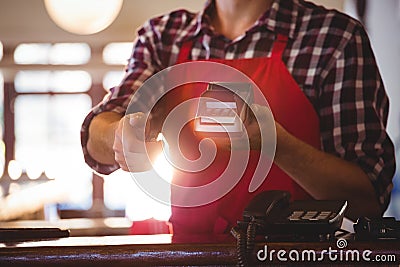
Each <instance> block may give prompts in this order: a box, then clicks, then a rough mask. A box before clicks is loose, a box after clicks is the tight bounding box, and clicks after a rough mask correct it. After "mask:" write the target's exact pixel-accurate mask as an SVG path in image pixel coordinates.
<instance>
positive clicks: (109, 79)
mask: <svg viewBox="0 0 400 267" xmlns="http://www.w3.org/2000/svg"><path fill="white" fill-rule="evenodd" d="M124 75H125V72H124V71H109V72H107V73H106V75H104V78H103V87H104V89H106V90H109V89H110V88H111V87H114V86H117V85H118V84H120V83H121V81H122V78H124Z"/></svg>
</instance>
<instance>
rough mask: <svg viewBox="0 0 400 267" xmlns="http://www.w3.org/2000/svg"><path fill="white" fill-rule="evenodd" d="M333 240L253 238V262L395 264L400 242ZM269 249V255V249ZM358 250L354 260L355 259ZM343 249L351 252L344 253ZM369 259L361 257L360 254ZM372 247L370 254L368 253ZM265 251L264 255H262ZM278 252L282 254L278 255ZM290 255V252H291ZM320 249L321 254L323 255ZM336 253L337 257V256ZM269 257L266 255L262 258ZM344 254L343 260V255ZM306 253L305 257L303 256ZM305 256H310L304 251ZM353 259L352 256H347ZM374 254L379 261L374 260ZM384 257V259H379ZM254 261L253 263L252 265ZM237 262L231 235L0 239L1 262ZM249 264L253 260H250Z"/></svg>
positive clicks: (59, 264) (64, 263)
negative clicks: (342, 243) (313, 254)
mask: <svg viewBox="0 0 400 267" xmlns="http://www.w3.org/2000/svg"><path fill="white" fill-rule="evenodd" d="M336 242H337V240H332V241H325V242H268V243H267V242H258V243H257V244H256V249H255V252H258V254H259V256H262V257H264V256H265V257H266V259H264V260H263V261H262V260H260V259H258V258H257V257H256V253H255V254H254V255H253V256H254V259H253V261H254V265H260V266H265V265H270V264H271V261H270V260H272V262H273V263H274V264H284V265H290V266H291V265H295V264H300V265H308V264H315V261H316V260H310V259H308V260H307V259H306V260H305V261H304V260H303V261H302V260H301V259H299V261H296V260H295V261H293V258H295V257H296V255H297V256H299V255H301V254H302V253H303V254H304V252H306V253H305V254H309V252H310V251H315V252H316V253H317V261H318V260H319V259H322V257H323V256H324V257H323V258H324V259H323V261H322V262H320V261H319V262H317V263H318V264H321V263H325V264H327V265H329V266H331V265H346V266H349V265H359V266H365V265H380V264H381V263H383V264H384V266H399V263H400V241H399V240H384V241H381V240H380V241H355V240H353V239H352V238H351V237H350V239H348V241H347V244H346V246H345V247H344V248H343V249H342V252H340V250H339V248H338V245H337V243H336ZM329 249H332V250H337V251H336V252H335V253H336V254H337V255H336V256H337V258H336V260H334V261H333V260H332V259H329V257H328V251H329ZM273 250H274V253H273V254H272V256H271V259H269V258H268V257H269V256H270V255H271V254H270V253H271V251H273ZM280 250H284V251H286V254H285V257H286V261H280V260H279V258H278V251H280ZM356 250H357V251H358V252H359V257H360V259H359V260H356V258H354V256H355V255H354V253H355V251H356ZM346 251H351V253H353V254H351V253H348V255H347V254H346ZM365 251H366V252H368V253H366V255H367V256H368V259H370V261H368V262H366V261H365V260H364V259H363V258H362V255H363V254H362V253H363V252H365ZM369 251H371V253H369ZM265 252H267V254H265ZM282 253H284V252H281V255H280V256H282ZM289 253H292V254H291V255H290V254H289ZM324 253H325V254H324ZM340 253H341V254H342V260H340ZM266 255H267V256H268V257H267V256H266ZM346 255H347V256H348V257H349V258H348V260H347V261H346V258H345V256H346ZM306 256H307V255H306ZM308 256H309V255H308ZM350 256H351V257H353V258H350ZM377 256H379V262H378V261H377V259H378V258H377ZM383 260H384V261H383ZM256 263H257V264H256ZM236 264H237V248H236V240H235V239H234V238H233V237H232V236H230V235H226V236H219V237H215V236H214V237H207V236H201V237H176V236H172V235H142V236H140V235H135V236H133V235H123V236H91V237H85V236H82V237H65V238H59V239H52V240H35V241H21V242H3V243H0V266H27V265H29V266H116V267H117V266H235V265H236ZM252 265H253V264H252Z"/></svg>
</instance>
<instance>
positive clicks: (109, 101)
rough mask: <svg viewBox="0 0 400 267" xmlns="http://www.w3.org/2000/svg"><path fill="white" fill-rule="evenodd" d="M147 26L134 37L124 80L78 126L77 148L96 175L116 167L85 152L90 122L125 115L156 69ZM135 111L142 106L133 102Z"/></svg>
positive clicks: (157, 68)
mask: <svg viewBox="0 0 400 267" xmlns="http://www.w3.org/2000/svg"><path fill="white" fill-rule="evenodd" d="M150 28H151V27H150V24H149V23H147V24H145V25H144V26H143V28H141V29H140V30H139V31H138V37H137V39H136V40H135V42H134V44H133V50H132V54H131V56H130V58H129V59H128V64H127V66H126V69H125V77H124V79H123V80H122V82H121V83H120V84H119V85H118V86H115V87H113V88H111V89H110V91H109V92H108V93H107V94H106V95H105V97H104V99H103V100H102V101H101V102H100V103H98V104H97V105H96V106H95V107H93V108H92V110H91V111H90V112H89V113H88V115H87V116H86V118H85V119H84V121H83V124H82V127H81V145H82V151H83V154H84V158H85V162H86V163H87V164H88V165H89V166H90V167H91V168H92V169H93V170H94V171H96V172H98V173H101V174H110V173H111V172H113V171H115V170H116V169H117V168H118V166H117V165H105V164H102V163H100V162H97V161H96V160H95V159H93V158H92V157H91V156H90V154H89V153H88V150H87V142H88V139H89V125H90V123H91V121H92V119H93V118H94V117H95V116H96V115H98V114H100V113H102V112H106V111H111V112H116V113H119V114H125V112H126V110H127V108H128V106H129V105H130V102H131V100H132V97H133V95H134V93H135V92H136V91H137V89H138V88H140V86H141V85H142V84H143V83H144V82H145V81H146V80H147V79H148V78H149V77H150V76H152V75H153V74H154V73H155V72H157V71H158V70H159V64H158V63H159V62H158V59H157V58H156V56H157V54H156V53H154V51H153V50H154V49H153V48H152V47H154V40H153V34H152V31H151V29H150ZM135 105H137V109H138V110H141V108H142V107H141V105H143V109H144V106H145V105H146V103H135Z"/></svg>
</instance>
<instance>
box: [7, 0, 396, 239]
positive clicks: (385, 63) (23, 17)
mask: <svg viewBox="0 0 400 267" xmlns="http://www.w3.org/2000/svg"><path fill="white" fill-rule="evenodd" d="M204 2H205V0H191V1H187V0H161V1H160V0H147V1H139V0H125V1H123V0H102V1H100V0H93V1H89V0H65V1H63V0H0V107H1V108H0V174H1V176H0V222H1V221H3V222H10V221H20V220H24V221H25V222H26V224H27V225H29V223H30V221H31V220H44V221H46V222H52V223H55V224H57V223H58V225H60V224H61V223H64V222H67V223H69V224H79V223H80V225H79V227H78V226H77V228H80V229H83V228H85V229H87V232H85V233H91V234H96V233H99V232H98V231H100V230H99V229H100V228H99V227H97V228H96V227H95V225H94V224H93V222H95V220H97V221H99V222H101V226H102V227H103V228H104V229H105V230H104V229H103V232H101V234H104V233H106V234H110V233H112V231H111V230H110V229H117V230H115V231H116V233H125V232H124V231H126V230H127V229H128V227H129V225H130V221H131V220H144V219H148V218H152V217H154V218H156V219H160V220H167V219H168V216H169V214H170V213H169V212H170V211H169V207H168V206H165V205H162V204H159V203H157V202H155V201H153V200H152V199H150V198H149V197H148V196H146V195H145V194H144V193H142V192H141V191H140V189H138V188H137V186H136V184H135V183H134V181H133V179H132V177H131V176H130V175H129V174H126V173H123V172H120V171H117V172H116V173H114V174H112V175H110V176H107V177H100V176H98V175H96V174H94V173H93V172H92V171H91V169H90V168H89V167H87V166H86V165H85V163H84V160H83V156H82V152H81V146H80V127H81V123H82V121H83V119H84V117H85V115H86V114H87V113H88V111H89V109H90V108H91V107H92V106H93V105H95V104H97V103H98V102H99V101H100V100H101V99H102V97H103V96H104V94H105V93H106V92H107V90H108V89H109V88H110V87H112V86H115V85H117V84H118V83H119V82H120V80H121V78H122V76H123V73H124V65H125V63H126V60H127V58H128V57H129V55H130V52H131V49H132V41H133V40H134V38H135V35H136V30H137V28H138V27H140V25H141V24H142V23H143V22H144V21H145V20H147V19H148V18H150V17H153V16H155V15H160V14H163V13H165V12H168V11H170V10H173V9H177V8H186V9H189V10H192V11H197V10H199V9H201V8H202V7H203V5H204ZM313 2H315V3H317V4H321V5H324V6H326V7H328V8H335V9H338V10H340V11H343V12H345V13H347V14H349V15H351V16H353V17H355V18H357V19H359V20H361V21H362V22H363V23H364V25H365V27H366V29H367V31H368V33H369V36H370V39H371V42H372V46H373V49H374V51H375V55H376V57H377V61H378V64H379V67H380V70H381V74H382V77H383V80H384V84H385V86H386V89H387V93H388V94H389V97H390V101H391V106H390V116H389V124H388V131H389V134H390V136H391V137H392V139H393V141H394V142H395V144H396V153H397V165H400V162H399V158H400V151H399V149H400V105H399V99H400V90H399V89H400V88H399V85H400V75H399V69H400V35H399V34H398V32H399V31H398V29H399V28H400V0H385V1H371V0H369V1H368V0H361V1H360V0H325V1H322V0H314V1H313ZM65 3H67V4H65ZM398 169H399V168H398ZM149 175H151V173H149ZM398 176H399V171H397V174H396V178H395V188H394V191H393V196H392V201H391V204H390V207H389V209H388V211H387V213H386V215H387V216H395V217H396V218H397V219H400V191H399V188H398V187H399V185H400V184H399V183H400V182H399V181H398V180H399V178H398ZM135 203H140V205H135ZM88 219H91V220H88ZM0 226H1V223H0ZM93 228H96V229H97V230H93ZM118 229H119V230H118ZM96 231H97V232H96ZM104 231H105V232H104ZM107 231H108V232H107ZM118 231H119V232H118Z"/></svg>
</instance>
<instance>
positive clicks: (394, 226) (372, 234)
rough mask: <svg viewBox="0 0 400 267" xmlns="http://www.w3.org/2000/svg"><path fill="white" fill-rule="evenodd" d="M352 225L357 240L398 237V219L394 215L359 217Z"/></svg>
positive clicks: (399, 224)
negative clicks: (374, 217)
mask: <svg viewBox="0 0 400 267" xmlns="http://www.w3.org/2000/svg"><path fill="white" fill-rule="evenodd" d="M353 227H354V231H355V233H356V239H358V240H374V239H400V221H396V219H395V218H394V217H384V218H376V219H370V218H368V217H361V218H359V219H358V220H357V222H356V223H355V224H354V226H353Z"/></svg>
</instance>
